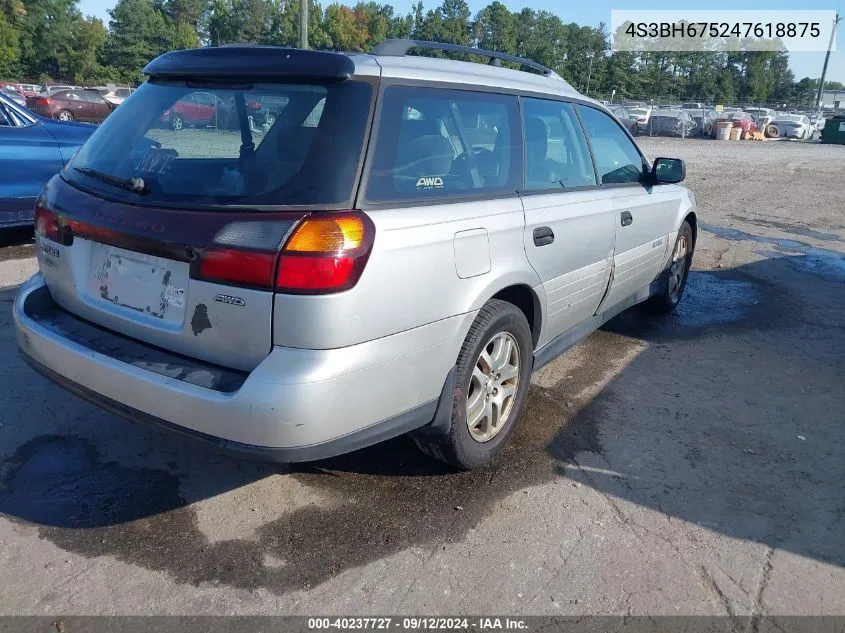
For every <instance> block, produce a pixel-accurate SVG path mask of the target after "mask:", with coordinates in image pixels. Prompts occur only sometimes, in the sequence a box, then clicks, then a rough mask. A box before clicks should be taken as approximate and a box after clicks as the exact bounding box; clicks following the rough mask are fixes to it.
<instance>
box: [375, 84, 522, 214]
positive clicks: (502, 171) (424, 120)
mask: <svg viewBox="0 0 845 633" xmlns="http://www.w3.org/2000/svg"><path fill="white" fill-rule="evenodd" d="M518 130H519V111H518V107H517V101H516V97H514V96H510V95H500V94H491V93H484V92H468V91H465V90H445V89H438V88H415V87H400V86H396V87H390V88H387V89H386V90H385V91H384V99H383V104H382V107H381V116H380V123H379V131H378V141H377V145H376V150H375V155H374V157H373V165H372V168H371V170H370V176H369V183H368V185H367V193H366V199H367V200H369V201H371V202H387V201H400V200H402V201H414V200H424V199H430V198H442V197H458V196H475V195H487V194H496V193H505V192H513V193H515V192H516V190H517V189H519V188H520V186H521V181H522V173H521V172H522V170H521V156H522V148H521V146H520V144H518V143H517V142H516V139H518Z"/></svg>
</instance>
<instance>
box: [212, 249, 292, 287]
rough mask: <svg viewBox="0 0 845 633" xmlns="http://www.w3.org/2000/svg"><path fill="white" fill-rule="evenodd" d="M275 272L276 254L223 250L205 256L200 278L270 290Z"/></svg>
mask: <svg viewBox="0 0 845 633" xmlns="http://www.w3.org/2000/svg"><path fill="white" fill-rule="evenodd" d="M275 270H276V253H251V252H249V251H236V250H232V249H221V250H214V251H209V252H207V253H205V255H203V257H202V259H201V260H200V264H199V271H198V272H199V274H198V276H199V277H200V278H202V279H206V280H208V281H219V282H221V283H225V284H237V285H241V286H255V287H258V288H268V289H269V288H272V287H273V272H274V271H275Z"/></svg>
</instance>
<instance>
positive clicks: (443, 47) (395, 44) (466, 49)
mask: <svg viewBox="0 0 845 633" xmlns="http://www.w3.org/2000/svg"><path fill="white" fill-rule="evenodd" d="M414 48H425V49H430V50H436V51H447V52H450V53H468V54H470V55H478V56H479V57H487V58H488V59H489V61H488V62H487V63H488V64H489V65H490V66H501V65H502V62H512V63H515V64H520V65H522V66H526V67H528V68H533V69H534V70H539V71H540V72H541V73H542V74H543V75H544V76H546V77H551V78H553V79H562V78H561V76H560V75H558V74H557V73H556V72H555V71H553V70H552V69H551V68H549V67H548V66H543V64H538V63H537V62H535V61H531V60H530V59H525V58H524V57H517V56H516V55H508V54H507V53H497V52H495V51H486V50H484V49H481V48H473V47H471V46H461V45H460V44H446V43H443V42H428V41H426V40H407V39H402V40H384V41H383V42H382V43H381V44H379V45H378V46H376V47H375V48H374V49H373V50H372V51H371V53H372V54H373V55H386V56H389V57H403V56H405V55H407V54H408V51H410V50H411V49H414Z"/></svg>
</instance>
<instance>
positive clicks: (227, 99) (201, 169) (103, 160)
mask: <svg viewBox="0 0 845 633" xmlns="http://www.w3.org/2000/svg"><path fill="white" fill-rule="evenodd" d="M371 98H372V97H371V89H370V86H369V84H367V83H364V82H359V81H344V82H341V83H336V84H331V85H294V84H282V83H254V84H242V85H238V86H227V87H215V86H198V85H196V84H189V83H186V82H174V81H166V82H165V81H155V80H151V81H148V82H146V83H145V84H144V85H142V86H141V87H140V88H138V90H137V91H135V93H134V94H133V95H132V98H131V99H127V101H126V102H125V103H124V104H123V105H121V106H120V107H119V108H117V109H116V110H115V111H114V112H113V113H112V114H111V115H110V116H109V117H108V118H107V119H106V121H105V122H104V123H103V124H102V125H101V126H100V127H99V129H98V130H97V131H96V132H95V133H94V134H93V135H92V136H91V138H90V139H89V141H88V142H87V143H86V144H85V145H84V146H83V147H82V149H80V151H79V152H78V153H77V155H76V156H75V157H74V159H73V160H72V161H71V163H70V165H69V167H68V168H67V169H66V170H65V171H64V172H63V175H64V178H65V179H67V180H69V181H71V182H72V183H74V184H76V185H78V186H80V187H82V188H84V189H86V190H91V191H92V192H93V193H102V194H103V195H107V196H109V197H116V198H119V199H124V200H126V201H128V202H132V203H134V204H150V205H155V206H190V207H197V206H220V205H234V206H247V207H251V206H265V205H269V206H274V207H277V206H303V205H320V206H329V207H331V206H344V205H346V204H348V203H349V201H350V198H351V197H352V189H353V185H354V182H355V176H356V174H357V170H358V164H359V161H360V158H361V154H362V147H363V143H364V135H365V132H366V127H367V120H368V114H369V110H370V102H371ZM135 179H141V181H142V185H143V186H142V188H141V187H139V186H135V187H133V186H132V185H133V184H134V185H137V183H138V182H139V181H137V180H135Z"/></svg>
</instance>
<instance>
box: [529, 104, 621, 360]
mask: <svg viewBox="0 0 845 633" xmlns="http://www.w3.org/2000/svg"><path fill="white" fill-rule="evenodd" d="M521 105H522V108H521V110H522V117H523V131H524V139H525V188H524V190H523V191H522V192H521V197H522V202H523V208H524V211H525V232H524V237H523V243H524V246H525V252H526V254H527V256H528V260H529V261H530V262H531V266H532V267H533V268H534V270H535V271H536V272H537V274H538V275H539V277H540V280H541V282H542V285H543V290H544V292H545V295H546V310H545V317H544V319H543V331H542V333H541V337H540V340H539V342H538V344H539V345H540V346H542V345H543V344H545V343H546V342H548V341H549V340H551V339H553V338H554V337H556V336H558V335H560V334H562V333H563V332H565V331H566V330H569V329H570V328H572V327H575V326H576V325H578V324H579V323H581V322H582V321H584V320H586V319H588V318H590V317H591V316H593V314H595V312H596V309H597V308H598V306H599V303H600V302H601V299H602V297H603V296H604V294H605V291H606V290H607V284H608V280H609V279H610V271H611V267H612V261H613V240H614V237H615V229H614V226H615V225H614V222H615V220H616V217H617V216H616V211H615V208H614V206H613V203H612V197H613V192H608V191H605V190H604V189H602V188H601V187H600V186H599V183H598V182H597V179H596V173H595V170H594V168H593V163H592V160H591V158H590V151H589V147H588V145H587V141H586V139H585V137H584V133H583V130H582V129H581V125H580V123H579V121H578V117H577V116H576V114H575V109H574V107H573V105H572V104H570V103H567V102H564V101H554V100H547V99H534V98H527V97H523V98H521Z"/></svg>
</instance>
